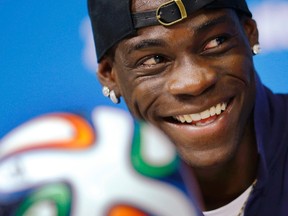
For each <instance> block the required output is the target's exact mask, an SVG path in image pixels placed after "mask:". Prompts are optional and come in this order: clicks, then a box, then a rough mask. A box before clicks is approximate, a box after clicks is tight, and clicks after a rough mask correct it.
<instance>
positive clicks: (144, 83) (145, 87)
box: [119, 76, 163, 121]
mask: <svg viewBox="0 0 288 216" xmlns="http://www.w3.org/2000/svg"><path fill="white" fill-rule="evenodd" d="M119 83H120V89H121V95H122V96H123V98H124V100H125V102H126V104H127V106H128V108H129V111H130V112H131V113H132V115H133V116H134V117H136V118H138V119H141V120H147V121H149V119H150V120H151V118H152V116H153V113H154V112H153V110H155V109H154V108H155V102H156V101H157V99H158V98H159V95H160V91H161V86H162V85H161V81H159V80H158V79H155V78H153V79H138V78H137V79H134V78H133V77H131V76H130V77H128V76H125V77H124V76H122V77H119ZM162 89H163V88H162Z"/></svg>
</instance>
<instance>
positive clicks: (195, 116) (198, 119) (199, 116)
mask: <svg viewBox="0 0 288 216" xmlns="http://www.w3.org/2000/svg"><path fill="white" fill-rule="evenodd" d="M191 118H192V120H193V121H200V120H201V114H199V113H197V114H191Z"/></svg>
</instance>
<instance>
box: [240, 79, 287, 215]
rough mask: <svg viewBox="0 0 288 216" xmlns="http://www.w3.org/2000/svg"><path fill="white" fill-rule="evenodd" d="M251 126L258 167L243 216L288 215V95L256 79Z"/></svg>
mask: <svg viewBox="0 0 288 216" xmlns="http://www.w3.org/2000/svg"><path fill="white" fill-rule="evenodd" d="M256 82H257V83H256V86H257V87H256V88H257V92H256V103H255V109H254V123H255V132H256V140H257V146H258V153H259V155H260V163H259V168H258V181H257V184H256V186H255V189H254V190H253V192H252V194H251V196H250V198H249V201H248V203H247V207H246V209H245V216H272V215H275V216H287V215H288V95H284V94H274V93H272V92H271V91H270V90H269V89H268V88H266V87H265V86H263V85H262V83H261V81H260V79H259V77H257V78H256Z"/></svg>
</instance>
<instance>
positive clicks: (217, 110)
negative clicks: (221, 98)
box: [216, 104, 221, 115]
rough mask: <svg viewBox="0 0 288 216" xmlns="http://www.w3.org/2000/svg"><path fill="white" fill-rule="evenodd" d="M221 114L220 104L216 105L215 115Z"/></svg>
mask: <svg viewBox="0 0 288 216" xmlns="http://www.w3.org/2000/svg"><path fill="white" fill-rule="evenodd" d="M220 113H221V104H217V106H216V114H217V115H219V114H220Z"/></svg>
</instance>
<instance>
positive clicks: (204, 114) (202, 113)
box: [200, 110, 210, 119]
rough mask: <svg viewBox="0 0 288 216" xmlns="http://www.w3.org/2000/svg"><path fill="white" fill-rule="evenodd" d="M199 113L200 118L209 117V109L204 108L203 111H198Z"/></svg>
mask: <svg viewBox="0 0 288 216" xmlns="http://www.w3.org/2000/svg"><path fill="white" fill-rule="evenodd" d="M200 115H201V119H206V118H209V117H210V110H205V111H203V112H201V113H200Z"/></svg>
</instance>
